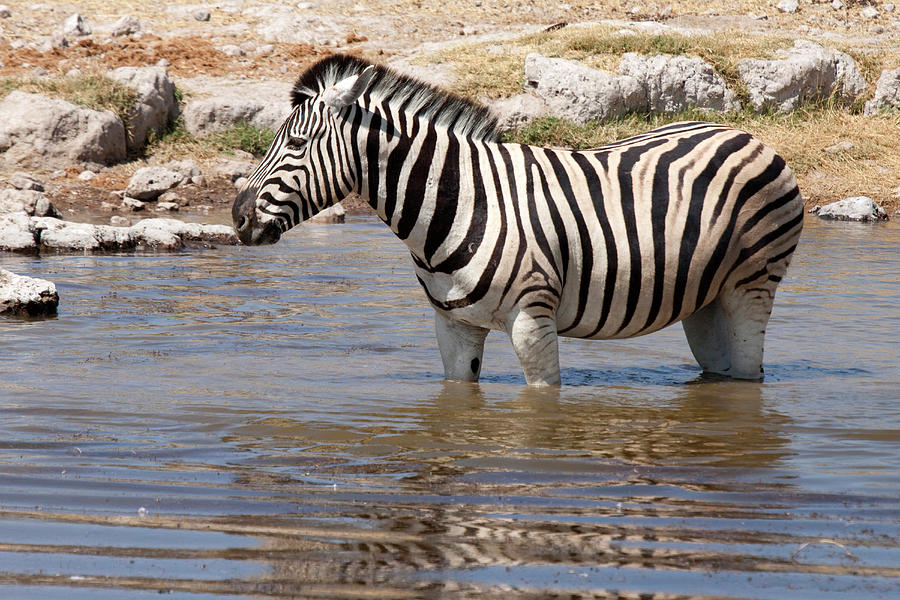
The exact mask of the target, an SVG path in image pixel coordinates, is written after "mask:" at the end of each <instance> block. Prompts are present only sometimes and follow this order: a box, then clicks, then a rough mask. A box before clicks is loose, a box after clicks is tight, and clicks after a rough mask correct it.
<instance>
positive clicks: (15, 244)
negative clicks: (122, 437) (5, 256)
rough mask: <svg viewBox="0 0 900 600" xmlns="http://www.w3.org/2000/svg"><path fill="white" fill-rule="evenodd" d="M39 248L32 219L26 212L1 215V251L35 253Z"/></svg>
mask: <svg viewBox="0 0 900 600" xmlns="http://www.w3.org/2000/svg"><path fill="white" fill-rule="evenodd" d="M37 248H38V242H37V238H36V236H35V234H34V228H33V227H32V225H31V217H29V216H28V215H26V214H25V213H24V212H21V213H15V214H8V215H4V214H0V250H4V251H7V252H35V251H37Z"/></svg>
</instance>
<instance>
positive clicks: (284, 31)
mask: <svg viewBox="0 0 900 600" xmlns="http://www.w3.org/2000/svg"><path fill="white" fill-rule="evenodd" d="M265 15H267V16H268V15H271V16H270V17H269V19H268V20H267V21H266V22H264V23H261V24H260V25H258V26H257V28H256V34H257V37H258V38H259V39H261V40H262V41H264V42H268V43H270V44H277V43H282V44H296V43H297V42H300V41H302V42H306V43H307V44H312V45H314V46H327V45H332V44H333V43H334V40H336V39H344V38H345V36H346V34H347V31H346V26H345V25H342V24H341V23H340V22H339V21H338V20H336V19H334V18H331V17H328V16H325V15H315V14H304V15H297V14H295V13H294V11H292V10H290V9H288V8H287V7H284V10H282V11H279V10H277V9H275V10H273V9H272V7H270V6H267V7H265ZM260 16H263V15H260Z"/></svg>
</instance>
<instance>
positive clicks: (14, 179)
mask: <svg viewBox="0 0 900 600" xmlns="http://www.w3.org/2000/svg"><path fill="white" fill-rule="evenodd" d="M9 185H11V186H13V187H14V188H16V189H17V190H34V191H36V192H43V191H44V182H43V181H41V180H40V179H38V178H37V177H34V176H33V175H29V174H28V173H22V172H21V171H18V172H16V173H13V174H12V175H10V176H9Z"/></svg>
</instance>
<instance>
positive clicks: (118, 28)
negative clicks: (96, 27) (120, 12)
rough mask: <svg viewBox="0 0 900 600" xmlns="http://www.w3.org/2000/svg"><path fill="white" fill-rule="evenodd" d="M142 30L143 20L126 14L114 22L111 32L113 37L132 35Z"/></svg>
mask: <svg viewBox="0 0 900 600" xmlns="http://www.w3.org/2000/svg"><path fill="white" fill-rule="evenodd" d="M140 30H141V22H140V20H138V18H137V17H131V16H125V17H120V18H119V20H118V21H116V22H115V23H113V25H112V29H111V30H110V32H109V34H110V35H111V36H112V37H121V36H123V35H131V34H133V33H137V32H138V31H140Z"/></svg>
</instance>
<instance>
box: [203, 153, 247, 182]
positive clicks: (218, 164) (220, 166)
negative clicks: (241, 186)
mask: <svg viewBox="0 0 900 600" xmlns="http://www.w3.org/2000/svg"><path fill="white" fill-rule="evenodd" d="M255 169H256V161H251V160H232V159H227V158H222V159H218V160H217V161H215V163H214V164H213V172H214V173H215V174H216V175H217V176H219V177H224V178H225V179H229V180H231V181H232V183H233V182H235V181H237V180H238V179H240V178H241V177H247V176H249V175H251V174H252V173H253V171H254V170H255Z"/></svg>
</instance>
